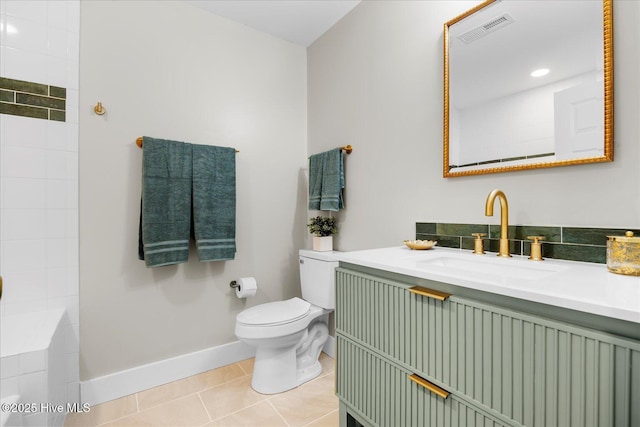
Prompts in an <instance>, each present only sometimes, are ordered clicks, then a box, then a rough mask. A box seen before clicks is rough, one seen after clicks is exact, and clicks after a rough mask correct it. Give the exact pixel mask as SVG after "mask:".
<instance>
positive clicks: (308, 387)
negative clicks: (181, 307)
mask: <svg viewBox="0 0 640 427" xmlns="http://www.w3.org/2000/svg"><path fill="white" fill-rule="evenodd" d="M320 362H321V363H322V369H323V370H322V374H320V376H319V377H318V378H315V379H313V380H312V381H309V382H308V383H305V384H303V385H301V386H300V387H297V388H295V389H293V390H289V391H287V392H284V393H281V394H274V395H263V394H260V393H257V392H255V391H253V389H252V388H251V385H250V384H251V373H252V372H253V359H247V360H243V361H242V362H238V363H234V364H232V365H227V366H223V367H221V368H218V369H214V370H212V371H208V372H204V373H202V374H199V375H195V376H193V377H189V378H185V379H182V380H178V381H175V382H172V383H169V384H165V385H162V386H159V387H155V388H152V389H149V390H145V391H141V392H139V393H136V394H132V395H130V396H125V397H122V398H120V399H116V400H112V401H111V402H106V403H103V404H101V405H96V406H94V407H92V408H91V411H89V412H85V413H74V414H69V415H67V419H66V421H65V424H64V425H65V426H66V427H93V426H100V427H107V426H109V427H116V426H117V427H125V426H126V427H135V426H171V427H175V426H202V427H223V426H224V427H241V426H251V427H255V426H260V427H336V426H338V398H337V397H336V396H335V370H334V360H333V359H332V358H330V357H328V356H327V355H325V354H324V353H322V354H321V355H320Z"/></svg>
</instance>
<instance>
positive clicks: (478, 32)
mask: <svg viewBox="0 0 640 427" xmlns="http://www.w3.org/2000/svg"><path fill="white" fill-rule="evenodd" d="M512 22H514V20H513V18H512V17H511V15H509V14H508V13H505V14H503V15H500V16H498V17H497V18H493V19H492V20H490V21H489V22H485V23H484V24H482V25H480V26H479V27H476V28H474V29H473V30H469V31H467V32H466V33H464V34H461V35H459V36H458V38H459V39H460V40H461V41H462V42H464V43H467V44H469V43H471V42H474V41H476V40H478V39H481V38H482V37H484V36H486V35H487V34H490V33H493V32H494V31H498V30H499V29H501V28H504V27H506V26H507V25H509V24H511V23H512Z"/></svg>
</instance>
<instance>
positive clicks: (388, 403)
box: [336, 265, 640, 427]
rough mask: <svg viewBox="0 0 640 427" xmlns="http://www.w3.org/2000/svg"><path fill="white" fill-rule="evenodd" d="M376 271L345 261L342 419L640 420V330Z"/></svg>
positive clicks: (401, 426)
mask: <svg viewBox="0 0 640 427" xmlns="http://www.w3.org/2000/svg"><path fill="white" fill-rule="evenodd" d="M347 267H348V266H347ZM375 273H376V271H375V270H372V271H371V272H368V273H364V272H362V271H357V270H355V269H351V268H345V266H344V265H343V266H342V267H340V268H338V269H337V271H336V275H337V276H336V279H337V281H336V336H337V353H338V361H337V393H338V397H339V398H340V408H341V416H340V420H341V426H347V425H349V426H352V425H358V424H361V425H365V426H389V427H405V426H407V427H408V426H441V425H442V426H449V425H451V426H457V425H460V426H466V425H483V426H486V425H526V426H554V425H555V426H589V425H593V426H631V425H640V405H639V404H638V403H639V402H640V342H638V340H636V339H632V338H625V337H623V336H618V335H614V334H610V333H605V332H600V331H596V330H593V329H591V328H585V327H582V326H577V325H573V324H571V323H569V322H564V321H563V322H561V321H557V320H553V319H550V318H547V317H545V316H540V315H536V314H535V313H524V312H522V311H519V310H514V309H511V308H509V307H508V306H505V305H503V304H500V305H493V304H489V303H486V302H479V301H477V300H475V299H471V298H468V297H459V296H456V295H455V294H454V293H452V294H451V295H447V294H443V293H442V290H443V289H446V288H447V287H446V286H443V284H442V283H439V282H430V283H424V282H425V280H421V281H420V283H419V284H420V286H419V287H417V288H416V283H417V282H419V281H418V280H417V279H416V281H415V282H414V283H412V282H413V281H412V280H411V279H412V278H411V277H408V276H401V275H398V276H397V277H394V276H393V275H391V274H384V275H380V276H378V275H376V274H375ZM390 277H391V279H390ZM425 284H427V285H428V289H426V292H424V291H425V288H426V287H425V286H424V285H425ZM429 290H432V291H435V292H429ZM423 294H425V295H423ZM558 310H562V309H560V308H559V309H558ZM430 390H434V391H435V392H434V391H430ZM437 393H439V394H440V395H438V394H437ZM447 393H448V395H447ZM354 419H355V420H357V424H355V423H354V421H353V420H354Z"/></svg>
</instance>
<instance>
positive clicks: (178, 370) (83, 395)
mask: <svg viewBox="0 0 640 427" xmlns="http://www.w3.org/2000/svg"><path fill="white" fill-rule="evenodd" d="M254 356H255V348H253V347H251V346H249V345H247V344H244V343H242V342H240V341H235V342H232V343H229V344H224V345H220V346H217V347H211V348H208V349H205V350H200V351H196V352H194V353H188V354H184V355H181V356H177V357H172V358H170V359H165V360H161V361H159V362H154V363H149V364H147V365H142V366H138V367H135V368H131V369H127V370H124V371H120V372H115V373H113V374H109V375H105V376H103V377H99V378H94V379H92V380H89V381H82V382H81V383H80V399H81V401H82V403H88V404H90V405H92V406H93V405H97V404H100V403H104V402H108V401H110V400H113V399H118V398H120V397H124V396H128V395H130V394H134V393H137V392H140V391H143V390H147V389H149V388H153V387H157V386H159V385H162V384H167V383H170V382H172V381H177V380H180V379H182V378H186V377H190V376H192V375H197V374H200V373H202V372H206V371H210V370H211V369H216V368H219V367H221V366H225V365H229V364H231V363H235V362H239V361H241V360H244V359H248V358H250V357H254Z"/></svg>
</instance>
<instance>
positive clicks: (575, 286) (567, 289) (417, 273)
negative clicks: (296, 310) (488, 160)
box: [334, 246, 640, 323]
mask: <svg viewBox="0 0 640 427" xmlns="http://www.w3.org/2000/svg"><path fill="white" fill-rule="evenodd" d="M334 255H335V256H336V257H337V258H338V260H339V261H343V262H348V263H351V264H356V265H361V266H364V267H370V268H375V269H378V270H385V271H389V272H393V273H399V274H404V275H407V276H413V277H418V278H422V279H428V280H435V281H439V282H445V283H450V284H452V285H457V286H462V287H466V288H470V289H475V290H479V291H485V292H491V293H494V294H499V295H505V296H509V297H514V298H519V299H523V300H527V301H535V302H539V303H542V304H548V305H553V306H558V307H563V308H568V309H572V310H578V311H582V312H586V313H591V314H597V315H601V316H606V317H611V318H615V319H621V320H626V321H630V322H635V323H640V277H637V276H624V275H620V274H614V273H611V272H609V271H608V270H607V266H606V265H605V264H594V263H586V262H575V261H564V260H554V259H545V260H544V261H529V260H528V259H527V257H521V256H513V257H512V258H500V257H498V256H496V254H495V253H487V254H485V255H474V254H472V253H471V251H468V250H460V249H449V248H439V247H435V248H433V249H431V250H426V251H416V250H411V249H409V248H407V247H405V246H400V247H391V248H382V249H370V250H362V251H353V252H334Z"/></svg>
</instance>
